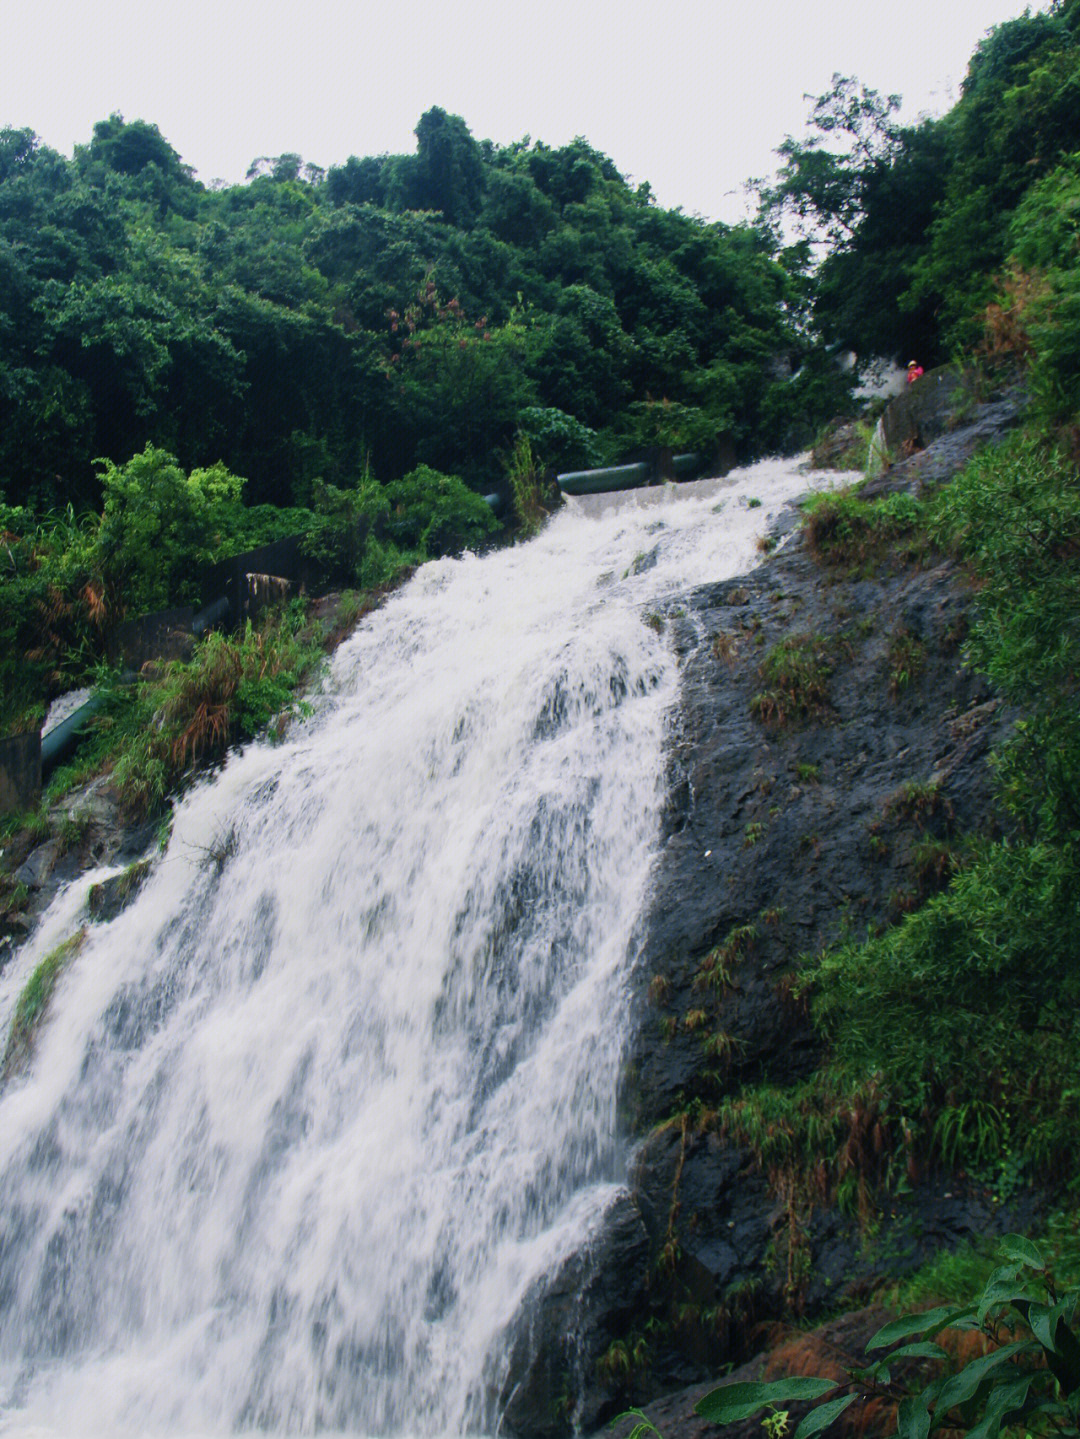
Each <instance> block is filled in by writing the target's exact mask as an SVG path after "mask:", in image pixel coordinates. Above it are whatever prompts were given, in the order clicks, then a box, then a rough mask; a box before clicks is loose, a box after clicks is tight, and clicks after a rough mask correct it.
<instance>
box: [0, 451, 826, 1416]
mask: <svg viewBox="0 0 1080 1439" xmlns="http://www.w3.org/2000/svg"><path fill="white" fill-rule="evenodd" d="M832 478H835V477H829V479H830V480H831V479H832ZM815 481H816V482H818V483H824V482H827V481H826V477H822V476H816V477H814V476H807V475H804V474H798V473H797V472H796V470H795V468H794V465H793V464H792V463H790V462H782V463H781V462H769V463H766V464H764V465H759V466H756V467H755V468H754V469H753V470H749V471H745V472H741V473H738V474H736V475H733V476H730V477H729V478H728V479H727V480H726V481H713V482H707V483H703V484H700V485H697V486H680V487H679V489H678V492H677V494H676V493H673V492H671V491H670V490H669V491H666V492H665V491H650V492H636V493H635V494H632V495H630V496H626V497H622V498H621V499H620V500H619V501H618V502H614V501H610V500H609V501H597V500H593V501H589V502H586V501H577V502H571V503H570V504H569V505H568V506H567V507H566V509H565V510H564V511H562V512H561V513H560V514H559V515H558V516H557V517H556V518H555V519H554V520H553V521H552V522H551V523H550V524H549V525H548V526H547V528H546V529H545V531H544V532H543V533H542V534H541V535H540V536H539V538H537V539H536V540H534V541H532V542H530V543H529V544H526V545H519V546H517V547H515V548H512V549H507V550H502V551H498V552H495V553H492V554H490V555H487V556H485V557H483V558H476V557H473V556H465V557H463V558H461V559H459V560H443V561H438V562H435V563H432V564H429V565H426V566H424V567H423V568H422V569H421V570H420V571H419V572H418V573H417V575H416V576H415V578H414V579H413V580H412V581H411V582H410V583H409V584H408V585H407V586H406V587H405V588H404V589H402V590H401V591H399V592H398V593H397V594H395V595H394V596H393V597H392V598H391V599H390V600H389V601H388V603H387V604H386V605H385V606H384V607H383V608H382V609H381V610H380V611H378V612H377V613H375V614H373V615H371V616H370V617H368V618H367V619H365V620H364V621H363V622H362V624H361V626H360V627H359V629H358V630H357V631H356V632H355V633H354V635H353V636H352V637H351V638H350V639H349V640H348V641H346V643H345V644H343V645H342V646H341V648H340V649H339V650H338V652H337V654H336V655H335V657H334V660H333V664H332V668H331V670H330V673H329V675H328V677H327V680H326V682H325V685H324V687H323V690H322V692H321V693H320V694H319V695H318V696H317V697H316V698H315V700H314V713H313V714H312V715H311V717H310V718H308V719H307V720H305V721H303V722H302V723H299V724H297V725H296V726H295V727H294V728H293V730H292V732H291V734H290V735H289V737H288V738H287V739H286V740H285V741H284V742H282V743H279V744H277V745H270V744H253V745H250V746H248V747H247V748H246V749H245V750H244V751H243V752H242V753H239V754H235V755H233V756H232V757H230V759H229V761H228V763H227V764H226V765H225V766H224V768H223V769H222V770H221V771H220V772H219V773H218V774H216V775H215V776H213V777H212V778H210V779H208V780H206V781H205V782H203V783H201V784H199V785H198V786H197V787H195V788H194V789H193V790H192V791H191V792H190V793H189V794H188V795H187V796H186V797H185V799H184V800H183V802H182V803H181V804H180V805H179V806H178V808H177V811H176V816H175V823H174V826H173V831H172V838H171V841H170V843H169V846H168V850H167V852H166V853H165V854H163V855H162V856H161V857H160V858H158V859H157V860H156V862H155V865H154V869H153V872H152V874H151V876H150V878H149V879H148V881H147V882H146V884H145V886H144V887H143V889H142V890H141V891H140V893H139V895H138V897H137V899H136V900H135V901H134V902H133V903H132V904H131V905H130V906H129V908H128V909H127V910H126V911H124V913H122V914H121V915H120V916H119V917H118V918H116V919H115V920H113V921H112V922H111V923H108V924H98V925H94V924H90V925H89V927H88V930H87V938H86V942H85V944H84V946H83V948H82V949H81V951H80V952H79V953H78V955H77V957H76V958H75V959H74V960H73V961H72V962H71V964H70V965H69V967H68V968H67V970H66V971H65V972H64V973H63V974H62V976H61V979H60V982H59V984H58V987H57V990H56V993H55V995H54V998H53V1002H52V1004H51V1006H50V1009H49V1013H48V1016H47V1020H46V1022H45V1023H44V1025H43V1026H42V1028H41V1030H40V1033H39V1034H38V1036H37V1040H36V1045H35V1049H34V1054H33V1058H32V1063H31V1065H30V1067H29V1068H28V1070H27V1071H26V1072H25V1073H23V1074H19V1075H16V1076H14V1077H13V1078H12V1079H11V1080H10V1081H9V1082H8V1084H7V1085H6V1087H5V1089H4V1091H3V1093H2V1095H0V1433H3V1434H8V1435H13V1436H14V1435H19V1436H30V1435H37V1436H61V1435H63V1436H75V1439H78V1436H95V1435H101V1436H109V1439H121V1436H129V1435H130V1436H136V1435H138V1436H144V1435H155V1436H156V1435H160V1436H181V1435H195V1434H202V1435H220V1434H226V1433H231V1432H235V1431H236V1430H238V1429H240V1430H243V1429H250V1428H256V1429H265V1430H269V1431H271V1432H274V1433H278V1432H280V1433H285V1434H302V1433H311V1432H315V1431H319V1430H329V1431H339V1432H349V1433H356V1434H362V1435H368V1436H372V1435H391V1434H402V1435H424V1436H438V1435H444V1434H445V1435H460V1434H462V1433H466V1432H477V1433H485V1432H494V1431H495V1430H496V1429H497V1427H498V1422H499V1414H498V1395H499V1392H500V1389H501V1386H502V1383H503V1380H504V1377H505V1367H506V1364H507V1358H506V1350H507V1345H506V1342H505V1341H506V1336H507V1334H508V1333H509V1332H510V1327H511V1325H512V1323H513V1321H514V1318H515V1315H516V1314H517V1313H518V1311H519V1309H520V1306H521V1304H522V1302H523V1297H524V1296H525V1295H526V1293H527V1292H528V1291H529V1290H530V1288H531V1287H532V1286H533V1285H534V1284H535V1281H536V1280H537V1279H538V1278H539V1277H541V1276H543V1275H544V1274H545V1273H549V1272H551V1271H552V1270H553V1269H554V1268H555V1267H556V1266H557V1265H558V1263H559V1262H560V1261H561V1260H562V1259H563V1258H564V1257H565V1256H566V1255H567V1254H569V1253H570V1252H572V1251H573V1249H574V1248H575V1247H576V1246H577V1245H579V1244H580V1243H581V1242H582V1240H583V1238H584V1237H586V1236H587V1235H588V1234H589V1233H590V1231H591V1230H593V1229H594V1228H595V1227H596V1226H597V1225H598V1224H599V1222H600V1220H601V1219H602V1216H603V1214H604V1212H605V1209H606V1208H607V1207H608V1206H609V1205H610V1204H611V1203H612V1200H613V1198H614V1197H615V1195H616V1194H617V1193H618V1190H619V1185H620V1184H621V1182H622V1181H623V1179H624V1176H625V1171H626V1156H625V1154H624V1153H623V1152H622V1150H621V1147H620V1142H619V1138H618V1134H617V1128H616V1123H615V1113H614V1100H615V1092H616V1087H617V1079H618V1075H619V1070H620V1064H621V1060H622V1055H623V1053H624V1049H625V1045H626V1042H627V1039H628V1016H629V995H630V984H631V978H632V975H633V966H634V961H635V955H636V951H637V939H636V925H637V924H638V921H639V916H640V915H641V913H642V909H643V904H644V900H645V897H646V895H647V888H648V885H649V879H650V871H651V868H652V866H653V865H654V863H655V859H656V850H657V843H658V834H659V814H660V809H661V805H662V801H663V797H664V796H663V774H664V764H665V744H664V741H665V733H666V727H667V725H668V724H669V721H670V716H671V714H672V711H673V707H674V704H675V701H676V698H677V692H678V673H677V665H676V662H675V660H674V658H673V656H672V654H671V651H670V648H669V644H668V641H667V637H666V632H665V630H666V627H665V626H664V625H663V624H662V623H661V622H660V620H661V619H662V617H663V616H664V615H665V614H666V613H668V612H670V611H671V610H672V609H673V608H675V607H676V606H677V605H679V603H680V596H681V595H683V594H684V593H685V591H686V590H687V589H688V588H690V587H692V586H693V585H695V584H698V583H701V582H704V581H709V580H715V579H719V578H723V577H724V576H728V575H732V574H737V573H740V572H741V571H743V570H745V569H748V568H750V567H751V566H752V565H754V564H756V563H757V562H758V560H759V558H760V556H759V555H758V553H757V550H756V543H757V540H758V539H759V537H760V535H761V534H762V533H763V532H764V530H765V528H766V524H767V521H768V518H769V517H770V516H771V515H772V514H774V513H775V512H776V511H777V510H778V509H779V508H780V507H781V506H782V505H783V503H784V502H785V501H786V500H787V499H788V498H789V497H790V496H791V495H793V494H796V493H799V492H801V491H804V490H805V489H807V488H808V487H809V486H810V485H811V484H813V483H814V482H815ZM752 501H760V504H754V503H752ZM99 877H100V876H99ZM91 878H93V877H87V878H86V879H84V880H83V881H81V882H80V883H79V884H78V885H76V886H73V887H71V888H70V889H68V890H67V891H65V892H64V893H62V894H61V895H60V896H59V897H58V899H57V901H56V902H55V904H54V906H53V909H52V911H51V912H50V913H49V914H48V915H47V916H46V917H45V919H44V920H43V922H42V925H41V927H40V929H39V931H38V933H37V934H36V936H35V937H34V939H33V941H32V942H30V943H28V944H27V945H26V946H24V948H23V950H22V951H21V952H20V954H19V955H18V956H17V957H16V959H15V960H14V961H13V962H12V963H11V964H10V965H9V966H8V968H7V970H6V971H5V972H4V973H3V974H2V975H0V1024H2V1025H3V1027H4V1030H5V1032H6V1030H7V1027H8V1026H9V1025H10V1021H11V1015H12V1013H13V1008H14V1004H15V1000H16V997H17V995H18V993H19V992H20V989H21V988H22V986H23V985H24V984H25V982H26V980H27V978H28V976H29V975H30V974H31V973H32V971H33V969H34V967H35V965H36V964H37V963H38V962H39V961H40V959H41V958H42V956H43V955H44V954H45V953H47V952H48V950H49V948H50V947H51V946H53V945H55V944H56V943H57V942H58V941H59V940H62V939H64V938H65V937H66V936H67V935H69V934H71V933H72V932H73V931H74V930H76V929H77V928H78V927H79V926H80V925H81V924H83V923H86V918H85V914H84V913H83V912H82V907H83V904H84V899H85V892H86V888H87V886H88V883H89V881H90V879H91Z"/></svg>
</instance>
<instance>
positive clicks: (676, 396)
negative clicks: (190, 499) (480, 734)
mask: <svg viewBox="0 0 1080 1439" xmlns="http://www.w3.org/2000/svg"><path fill="white" fill-rule="evenodd" d="M416 137H417V152H416V154H415V155H383V156H378V157H366V158H362V159H361V158H357V157H352V158H350V159H349V160H348V161H347V162H346V163H345V164H344V165H341V166H337V167H334V168H331V169H330V170H329V172H327V173H326V174H324V173H323V172H322V171H321V170H320V169H318V168H317V167H314V166H311V165H305V164H304V163H303V161H302V159H301V157H300V156H299V155H295V154H286V155H280V156H277V157H260V158H259V159H258V160H256V161H255V162H254V163H253V165H252V168H251V171H250V179H249V181H248V183H246V184H244V185H237V186H232V187H229V188H225V189H207V188H205V187H204V186H202V185H201V184H199V183H198V182H197V181H196V180H195V179H194V178H193V176H192V175H191V173H190V171H189V170H188V169H187V168H186V167H185V166H184V164H183V163H182V161H181V159H180V157H179V156H178V155H177V154H176V152H175V151H174V150H173V149H172V148H171V147H170V145H169V144H168V143H167V142H166V140H165V139H164V138H163V137H162V136H161V134H160V133H159V132H158V130H157V128H156V127H155V126H154V125H152V124H149V123H147V122H145V121H142V120H136V121H132V122H127V121H125V120H123V119H122V118H121V117H120V116H119V115H113V116H111V117H110V118H109V119H107V120H104V121H101V122H100V123H99V124H97V125H96V126H95V127H94V133H93V137H92V139H91V141H90V143H89V144H88V145H86V146H83V147H79V148H77V150H76V153H75V155H74V158H73V159H72V160H70V161H69V160H66V159H64V158H63V157H62V156H60V155H58V154H57V153H56V152H55V151H52V150H50V149H48V148H47V147H45V146H43V145H41V144H40V143H39V142H38V140H37V138H36V136H35V135H34V134H33V132H32V131H30V130H11V129H9V130H5V131H3V132H2V134H0V266H2V270H3V277H4V283H3V287H2V291H0V295H2V298H0V333H2V334H3V338H4V344H3V359H2V361H0V407H2V410H0V484H2V485H3V493H4V495H5V497H6V499H7V500H8V502H9V503H25V502H27V501H30V502H33V503H35V504H37V505H46V506H47V505H55V504H61V503H66V502H67V501H69V500H71V501H73V502H74V503H75V505H76V507H77V508H79V507H82V506H86V505H92V506H94V507H96V505H97V503H98V501H99V498H100V491H99V487H98V485H97V482H96V480H95V478H94V461H95V458H96V457H98V456H105V457H107V458H108V459H111V460H113V461H115V462H122V461H123V460H125V459H127V458H128V457H129V456H130V455H132V454H133V453H136V452H138V451H140V450H141V449H142V448H143V447H144V446H145V445H146V444H147V442H150V443H152V444H154V445H157V446H164V447H166V448H167V449H169V450H170V451H171V452H172V453H174V454H175V455H176V457H177V458H178V459H179V461H180V462H181V464H183V465H184V466H185V467H195V466H205V465H210V464H214V463H217V462H218V461H222V462H224V463H225V464H226V465H227V467H228V468H229V469H230V470H231V471H233V472H235V473H238V474H242V475H244V476H245V477H246V478H247V481H248V487H247V497H248V500H249V501H252V502H258V501H269V502H272V503H275V504H279V505H282V504H295V503H299V504H307V503H309V502H310V500H311V497H312V484H313V481H314V480H316V479H322V480H325V481H329V482H333V483H344V482H351V481H352V480H353V479H354V478H355V476H356V475H357V474H358V473H359V470H360V468H361V466H362V465H363V464H364V463H367V464H369V465H370V466H371V468H372V470H373V471H374V473H375V474H376V475H377V476H378V477H379V478H380V479H381V480H385V481H389V480H391V479H394V478H397V477H399V476H401V475H403V474H405V473H407V472H408V471H409V470H410V469H411V468H413V467H414V466H415V465H416V464H418V463H426V464H431V465H435V466H438V467H440V468H442V469H445V470H450V471H452V472H454V473H459V474H462V475H463V476H464V477H465V478H466V479H467V480H468V481H469V482H470V483H472V484H474V485H475V486H477V487H483V486H489V487H490V485H491V483H492V481H493V480H494V479H495V478H496V477H497V476H498V475H499V474H500V463H499V454H500V451H501V450H503V449H504V448H505V447H506V446H508V445H509V444H510V442H511V441H512V439H513V436H514V433H515V430H516V429H517V428H518V427H519V425H520V424H521V422H522V421H521V417H522V414H523V413H525V412H527V417H526V421H525V423H526V426H529V425H531V426H532V429H533V431H534V432H535V437H536V439H537V441H538V442H540V444H541V447H542V449H543V451H544V456H543V458H544V459H545V460H549V461H551V462H553V463H556V464H559V463H562V462H563V461H566V462H567V463H572V464H577V463H582V462H586V461H587V460H588V459H589V458H591V457H592V456H593V455H595V454H600V453H604V454H615V453H617V452H619V451H621V450H625V449H628V448H633V447H634V446H635V445H639V444H641V443H645V442H649V441H657V440H663V441H672V442H675V443H678V444H684V443H685V444H693V443H696V442H697V441H698V440H699V439H700V438H701V437H702V436H709V437H713V438H714V437H715V435H716V434H717V433H718V432H720V431H723V432H725V433H727V434H729V435H731V436H732V437H733V438H734V439H735V440H736V441H737V443H738V444H739V445H740V447H741V448H742V449H743V451H744V452H745V453H748V454H749V453H755V452H759V451H761V450H763V449H769V448H775V447H777V446H778V445H782V444H783V443H784V442H785V441H786V440H787V439H788V435H787V433H786V431H787V429H788V427H789V425H790V418H789V417H790V416H791V415H793V414H795V413H798V412H799V411H800V410H801V409H805V405H804V404H803V403H802V402H801V400H800V398H799V397H800V394H801V390H802V389H805V388H806V379H805V378H804V379H803V380H802V381H801V382H800V381H795V382H792V381H791V380H790V378H789V376H790V375H791V373H792V372H793V370H797V369H798V368H799V366H800V364H801V363H802V361H803V360H804V358H805V356H806V354H807V352H808V350H809V343H808V337H807V334H806V331H805V328H804V327H803V325H802V324H801V319H802V317H801V315H800V312H799V307H798V304H797V303H796V296H797V293H798V292H797V290H796V289H794V288H793V286H792V283H791V277H790V276H789V275H788V273H787V272H786V271H785V269H784V266H783V265H782V264H781V263H779V261H778V257H777V256H776V254H775V253H774V247H772V246H771V244H770V243H769V241H768V239H767V236H766V235H765V234H764V232H762V231H759V230H754V229H741V230H730V229H728V228H727V227H725V226H723V225H718V224H717V225H710V224H706V223H704V222H702V221H700V220H696V219H691V218H689V217H687V216H685V215H683V214H681V213H679V212H677V211H676V212H671V211H663V210H660V209H658V208H657V207H656V206H655V205H654V204H653V203H652V201H651V198H650V195H649V192H648V188H647V187H642V188H640V189H638V190H634V189H631V188H630V186H629V185H628V184H627V183H626V182H625V181H624V179H623V178H622V176H621V175H620V174H619V172H618V171H617V169H616V168H615V166H614V164H613V163H612V161H611V160H609V159H607V158H606V157H605V156H603V155H600V154H598V153H597V152H596V151H594V150H593V149H591V148H590V146H589V145H588V144H587V143H586V142H585V141H584V140H576V141H574V142H573V143H572V144H570V145H567V146H564V147H562V148H561V149H551V148H549V147H547V146H545V145H543V144H541V143H533V142H530V141H528V140H525V141H523V142H521V143H519V144H515V145H512V146H509V147H505V148H499V147H496V146H494V145H492V144H490V143H486V142H485V143H480V142H478V141H476V140H475V139H474V138H473V136H472V135H471V134H470V132H469V130H468V127H467V125H466V124H465V122H464V120H462V119H461V118H460V117H458V116H456V115H449V114H446V113H445V112H444V111H442V110H440V109H437V108H436V109H431V110H429V111H428V112H427V113H426V114H425V115H423V116H422V117H421V119H420V122H419V124H418V125H417V127H416ZM829 398H830V400H832V399H833V398H835V397H834V396H830V397H829ZM826 408H827V406H826ZM528 416H531V419H529V418H528ZM803 438H805V436H803Z"/></svg>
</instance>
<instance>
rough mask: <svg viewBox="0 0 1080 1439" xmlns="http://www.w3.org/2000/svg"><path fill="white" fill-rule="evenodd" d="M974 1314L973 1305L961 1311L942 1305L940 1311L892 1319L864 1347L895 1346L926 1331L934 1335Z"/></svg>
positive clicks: (930, 1310)
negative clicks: (900, 1340) (930, 1331)
mask: <svg viewBox="0 0 1080 1439" xmlns="http://www.w3.org/2000/svg"><path fill="white" fill-rule="evenodd" d="M974 1313H975V1309H974V1306H973V1305H967V1306H965V1307H964V1308H963V1309H957V1308H955V1306H953V1305H944V1306H942V1307H941V1308H940V1309H928V1310H927V1311H926V1313H925V1314H907V1315H905V1316H904V1317H903V1318H902V1319H893V1320H892V1321H891V1322H890V1323H888V1324H886V1325H885V1327H884V1328H883V1329H879V1330H878V1332H877V1333H876V1334H875V1335H874V1337H873V1338H872V1339H870V1340H869V1341H868V1342H867V1345H866V1347H867V1349H883V1348H884V1347H885V1345H886V1344H895V1343H896V1341H897V1340H898V1339H906V1338H907V1337H908V1335H909V1334H925V1333H926V1332H927V1331H928V1330H933V1331H934V1333H935V1334H936V1333H937V1332H938V1331H939V1330H941V1329H946V1328H948V1326H949V1325H950V1324H953V1323H955V1322H956V1320H958V1319H960V1318H962V1317H963V1316H965V1315H973V1314H974Z"/></svg>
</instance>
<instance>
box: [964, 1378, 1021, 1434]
mask: <svg viewBox="0 0 1080 1439" xmlns="http://www.w3.org/2000/svg"><path fill="white" fill-rule="evenodd" d="M1034 1379H1035V1375H1034V1374H1022V1375H1021V1376H1020V1378H1019V1379H1013V1380H1011V1381H1010V1380H1004V1379H1003V1380H1002V1381H1001V1382H999V1383H998V1384H995V1386H994V1388H993V1389H992V1390H991V1391H990V1394H989V1396H988V1397H987V1400H986V1407H985V1409H984V1410H983V1417H982V1419H981V1421H980V1422H979V1423H978V1424H976V1425H975V1427H974V1428H973V1429H969V1430H968V1439H996V1435H997V1434H998V1433H999V1432H1000V1430H1001V1426H1002V1424H1003V1423H1004V1422H1005V1420H1006V1419H1007V1418H1008V1417H1009V1416H1010V1415H1012V1414H1015V1413H1016V1412H1017V1410H1019V1409H1022V1408H1023V1407H1024V1404H1025V1402H1026V1400H1027V1397H1028V1390H1029V1389H1030V1388H1031V1385H1032V1383H1033V1382H1034Z"/></svg>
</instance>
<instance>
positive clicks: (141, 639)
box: [113, 605, 195, 670]
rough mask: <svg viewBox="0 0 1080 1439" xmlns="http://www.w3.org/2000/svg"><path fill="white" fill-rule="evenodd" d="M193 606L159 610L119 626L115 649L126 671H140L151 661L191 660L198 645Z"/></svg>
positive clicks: (114, 641)
mask: <svg viewBox="0 0 1080 1439" xmlns="http://www.w3.org/2000/svg"><path fill="white" fill-rule="evenodd" d="M194 617H195V611H194V610H193V609H192V607H191V606H190V605H182V606H180V607H179V608H178V609H173V610H159V611H158V612H157V614H153V615H143V616H142V618H141V619H137V620H125V621H124V623H123V624H121V625H117V627H116V634H115V635H114V637H113V645H114V648H115V651H116V654H117V657H118V658H119V659H120V661H121V663H122V664H123V666H124V668H125V669H129V670H139V669H142V667H143V665H144V664H146V663H147V661H148V660H189V659H190V658H191V652H192V649H193V648H194V645H195V636H194V635H193V634H192V631H191V622H192V620H193V619H194Z"/></svg>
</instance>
